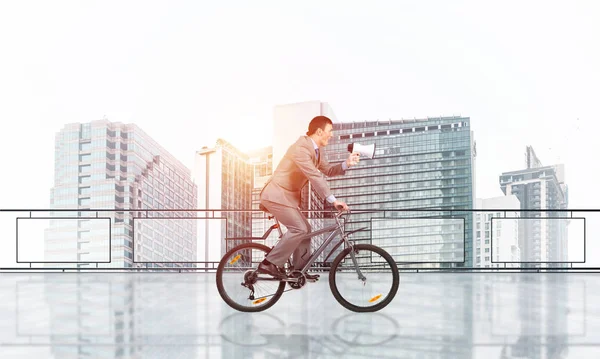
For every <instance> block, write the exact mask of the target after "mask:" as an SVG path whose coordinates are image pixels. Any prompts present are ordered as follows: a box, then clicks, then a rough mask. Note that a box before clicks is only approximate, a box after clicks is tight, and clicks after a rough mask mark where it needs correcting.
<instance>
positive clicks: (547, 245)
mask: <svg viewBox="0 0 600 359" xmlns="http://www.w3.org/2000/svg"><path fill="white" fill-rule="evenodd" d="M525 155H526V168H525V169H523V170H519V171H511V172H504V173H502V174H501V175H500V188H501V189H502V191H503V192H504V194H506V195H511V194H513V195H515V196H517V198H519V202H520V203H521V209H526V210H529V211H528V212H523V213H522V214H521V217H523V218H525V217H526V218H527V219H526V220H522V221H521V222H520V224H519V239H520V243H519V247H520V248H521V260H522V261H524V262H530V263H529V264H528V266H542V265H543V266H546V265H545V264H543V263H548V262H553V263H549V265H547V266H548V267H564V266H566V265H567V264H566V262H567V261H568V258H569V253H568V232H567V224H568V221H569V220H568V219H567V218H566V217H567V213H566V212H553V211H551V210H552V209H560V210H564V209H566V208H567V207H568V203H569V192H568V187H567V185H566V182H565V168H564V165H562V164H558V165H553V166H543V165H542V163H541V161H540V160H539V159H538V157H537V156H536V154H535V152H534V151H533V148H532V147H531V146H527V147H526V149H525ZM531 210H540V211H539V212H538V211H531Z"/></svg>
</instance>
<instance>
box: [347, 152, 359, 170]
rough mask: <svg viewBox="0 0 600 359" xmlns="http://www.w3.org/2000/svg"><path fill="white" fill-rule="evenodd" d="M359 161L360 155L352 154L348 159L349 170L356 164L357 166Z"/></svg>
mask: <svg viewBox="0 0 600 359" xmlns="http://www.w3.org/2000/svg"><path fill="white" fill-rule="evenodd" d="M358 161H360V153H358V152H352V153H351V154H350V156H348V159H346V166H348V168H350V167H352V166H354V165H355V164H357V163H358Z"/></svg>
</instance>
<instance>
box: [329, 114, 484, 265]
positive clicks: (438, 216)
mask: <svg viewBox="0 0 600 359" xmlns="http://www.w3.org/2000/svg"><path fill="white" fill-rule="evenodd" d="M351 143H360V144H362V145H369V144H375V145H376V153H375V157H374V158H373V159H370V160H369V159H363V160H362V161H361V162H360V164H359V165H358V166H355V167H353V168H350V169H349V170H348V171H347V172H346V174H345V175H344V176H339V177H333V178H329V179H328V181H329V184H330V186H331V188H332V190H333V193H334V194H335V195H336V197H337V198H339V199H341V200H344V201H346V202H347V203H348V204H349V205H350V207H351V209H352V210H355V211H368V210H372V209H375V210H379V211H382V210H384V211H385V212H378V213H363V214H356V215H352V217H351V222H352V223H349V224H348V226H347V229H357V228H361V227H365V226H366V227H368V228H370V232H369V231H367V232H359V233H356V234H355V235H354V239H356V240H357V241H358V242H360V241H363V242H372V243H373V244H376V245H378V246H381V247H383V248H385V249H386V250H388V251H389V252H390V254H392V256H393V257H394V259H395V260H396V261H397V262H398V263H399V264H402V263H403V262H404V263H412V264H415V265H416V266H420V267H440V266H441V267H453V266H458V267H461V266H464V267H471V266H472V265H473V255H474V251H473V246H472V244H473V233H474V231H473V215H472V212H461V211H460V210H461V209H472V208H473V207H474V204H475V203H474V195H473V194H474V192H475V188H474V175H475V156H476V151H475V143H474V139H473V134H472V131H471V127H470V119H469V118H467V117H441V118H427V119H415V120H397V121H391V120H390V121H372V122H353V123H337V124H334V137H333V138H332V140H331V141H330V145H329V146H328V148H327V156H328V158H329V161H330V162H341V161H344V160H345V159H346V158H347V156H348V150H347V147H348V145H349V144H351ZM411 209H420V210H424V209H425V210H426V211H410V210H411ZM376 217H379V218H376Z"/></svg>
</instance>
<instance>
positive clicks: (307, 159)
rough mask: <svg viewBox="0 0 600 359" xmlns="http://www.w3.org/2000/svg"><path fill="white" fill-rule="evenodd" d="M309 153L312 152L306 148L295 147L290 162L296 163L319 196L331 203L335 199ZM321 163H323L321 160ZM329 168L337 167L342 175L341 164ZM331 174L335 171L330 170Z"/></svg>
mask: <svg viewBox="0 0 600 359" xmlns="http://www.w3.org/2000/svg"><path fill="white" fill-rule="evenodd" d="M311 152H312V151H311V150H310V149H309V148H308V147H306V146H297V147H296V149H295V150H294V152H293V154H292V160H293V161H294V163H296V165H297V166H298V168H299V169H300V171H302V173H303V174H304V175H305V176H306V178H308V180H309V181H310V183H311V185H312V186H313V188H314V189H315V191H316V192H317V193H318V194H319V196H321V197H323V198H326V199H327V201H328V202H330V203H332V200H333V201H335V197H334V196H333V195H332V193H331V189H330V188H329V184H327V181H326V180H325V178H323V174H322V173H321V171H320V170H319V169H317V167H316V166H315V164H314V162H313V157H312V153H311ZM321 162H323V159H322V160H321ZM329 167H333V168H335V167H339V171H341V172H342V173H343V170H342V169H341V164H340V165H335V166H329ZM332 172H335V170H332Z"/></svg>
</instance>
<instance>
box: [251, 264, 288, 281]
mask: <svg viewBox="0 0 600 359" xmlns="http://www.w3.org/2000/svg"><path fill="white" fill-rule="evenodd" d="M256 271H257V272H258V273H263V274H268V275H270V276H273V277H274V278H278V279H283V278H286V277H287V276H286V275H285V270H283V268H279V267H277V266H276V265H275V264H273V263H271V262H269V261H267V260H266V259H265V260H264V261H262V262H260V264H259V265H258V268H257V269H256Z"/></svg>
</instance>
